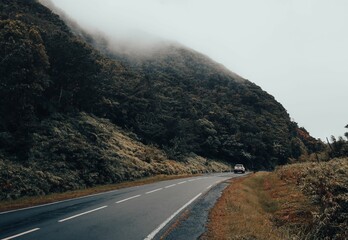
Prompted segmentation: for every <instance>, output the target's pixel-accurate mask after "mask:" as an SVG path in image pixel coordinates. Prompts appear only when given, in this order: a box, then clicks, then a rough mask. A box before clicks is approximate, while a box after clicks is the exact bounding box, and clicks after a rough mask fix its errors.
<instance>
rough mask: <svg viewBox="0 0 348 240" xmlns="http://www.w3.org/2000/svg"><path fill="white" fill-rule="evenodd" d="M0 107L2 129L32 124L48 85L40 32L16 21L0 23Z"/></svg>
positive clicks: (47, 62)
mask: <svg viewBox="0 0 348 240" xmlns="http://www.w3.org/2000/svg"><path fill="white" fill-rule="evenodd" d="M0 28H1V29H2V30H1V32H0V56H1V59H0V72H1V74H0V95H1V100H0V106H1V109H0V111H1V115H3V116H4V119H3V120H2V121H3V122H2V126H3V128H5V129H4V130H9V131H12V132H13V131H16V130H17V129H18V128H20V127H21V126H23V125H26V124H30V123H31V122H33V121H35V119H36V117H37V116H36V113H37V111H38V108H39V105H40V102H42V101H41V98H42V96H43V93H44V91H45V90H46V89H47V87H48V86H49V84H50V78H49V76H48V74H47V71H48V69H49V61H48V56H47V54H46V49H45V46H44V44H43V41H42V38H41V35H40V32H39V31H38V29H37V28H36V27H30V26H28V25H27V24H25V23H23V22H21V21H18V20H4V21H0Z"/></svg>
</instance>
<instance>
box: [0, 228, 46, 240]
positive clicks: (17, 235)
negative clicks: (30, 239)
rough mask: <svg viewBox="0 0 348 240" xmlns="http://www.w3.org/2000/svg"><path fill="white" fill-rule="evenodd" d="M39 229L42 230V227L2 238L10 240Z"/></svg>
mask: <svg viewBox="0 0 348 240" xmlns="http://www.w3.org/2000/svg"><path fill="white" fill-rule="evenodd" d="M37 230H40V228H34V229H31V230H29V231H26V232H22V233H19V234H16V235H13V236H11V237H7V238H3V239H1V240H10V239H14V238H16V237H20V236H23V235H25V234H28V233H32V232H35V231H37Z"/></svg>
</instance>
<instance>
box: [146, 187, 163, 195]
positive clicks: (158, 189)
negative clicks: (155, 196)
mask: <svg viewBox="0 0 348 240" xmlns="http://www.w3.org/2000/svg"><path fill="white" fill-rule="evenodd" d="M162 189H163V188H157V189H155V190H152V191H149V192H146V193H145V194H150V193H154V192H157V191H160V190H162Z"/></svg>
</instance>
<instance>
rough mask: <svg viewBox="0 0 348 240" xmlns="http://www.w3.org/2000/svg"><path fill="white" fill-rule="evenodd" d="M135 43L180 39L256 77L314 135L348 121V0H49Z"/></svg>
mask: <svg viewBox="0 0 348 240" xmlns="http://www.w3.org/2000/svg"><path fill="white" fill-rule="evenodd" d="M52 2H54V4H55V5H56V6H57V7H59V8H61V9H62V10H63V11H64V12H65V13H66V14H67V15H68V16H70V17H71V18H72V19H74V20H75V21H76V22H77V23H78V24H80V25H81V26H82V27H83V28H85V29H88V31H91V32H101V33H105V34H106V35H107V36H108V37H110V38H111V39H116V40H117V41H119V40H120V39H122V40H124V41H129V42H131V43H132V44H133V46H144V43H145V46H146V45H147V44H154V43H157V39H162V40H163V39H167V40H171V41H176V42H179V43H181V44H183V45H186V46H187V47H190V48H193V49H195V50H197V51H199V52H202V53H204V54H206V55H208V56H209V57H211V58H212V59H214V60H215V61H217V62H220V63H222V64H223V65H225V66H226V67H227V68H229V69H230V70H232V71H233V72H236V73H237V74H239V75H241V76H243V77H244V78H247V79H249V80H250V81H252V82H254V83H256V84H258V85H259V86H261V87H262V88H263V89H264V90H266V91H267V92H268V93H270V94H272V95H273V96H275V98H276V99H277V100H278V101H279V102H280V103H282V104H283V106H284V107H285V108H286V109H287V110H288V112H289V114H290V116H291V117H292V118H293V120H294V121H296V122H298V124H299V125H300V126H304V127H305V128H306V129H307V130H308V131H309V132H310V133H311V134H312V135H313V136H314V137H317V138H321V139H325V137H330V136H331V135H334V136H339V135H343V133H344V132H345V130H346V129H344V126H346V125H347V124H348V110H347V106H346V105H347V102H346V101H347V100H346V99H347V92H348V80H347V79H346V78H347V77H348V66H347V65H348V44H347V43H348V28H347V26H346V25H347V23H348V14H346V13H347V12H348V1H345V0H335V1H329V0H264V1H259V0H123V1H120V0H88V1H86V0H73V1H72V0H52Z"/></svg>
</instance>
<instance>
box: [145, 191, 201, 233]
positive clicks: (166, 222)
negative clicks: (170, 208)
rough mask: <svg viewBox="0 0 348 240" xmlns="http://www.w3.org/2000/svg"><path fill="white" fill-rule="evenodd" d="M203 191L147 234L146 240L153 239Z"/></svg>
mask: <svg viewBox="0 0 348 240" xmlns="http://www.w3.org/2000/svg"><path fill="white" fill-rule="evenodd" d="M201 195H202V193H200V194H198V195H197V196H195V197H194V198H192V199H191V200H190V201H188V202H187V203H186V204H185V205H184V206H182V207H181V208H180V209H178V210H177V211H176V212H175V213H173V214H172V215H171V216H170V217H169V218H167V219H166V220H165V221H164V222H163V223H161V224H160V225H159V226H158V227H157V228H156V229H155V230H153V231H152V232H151V233H150V234H149V235H147V237H146V238H144V240H151V239H153V238H154V237H155V236H156V234H157V233H159V231H161V230H162V228H164V227H165V226H166V225H167V224H168V223H169V222H170V221H171V220H172V219H173V218H174V217H175V216H176V215H178V214H179V213H180V212H181V211H182V210H183V209H185V208H186V207H187V206H188V205H190V204H191V203H192V202H194V201H195V200H196V199H197V198H199V196H201Z"/></svg>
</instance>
